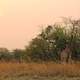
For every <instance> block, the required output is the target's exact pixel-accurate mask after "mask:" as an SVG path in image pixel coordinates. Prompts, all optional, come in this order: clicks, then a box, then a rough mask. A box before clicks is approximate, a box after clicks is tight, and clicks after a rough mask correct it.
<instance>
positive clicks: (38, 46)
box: [0, 18, 80, 62]
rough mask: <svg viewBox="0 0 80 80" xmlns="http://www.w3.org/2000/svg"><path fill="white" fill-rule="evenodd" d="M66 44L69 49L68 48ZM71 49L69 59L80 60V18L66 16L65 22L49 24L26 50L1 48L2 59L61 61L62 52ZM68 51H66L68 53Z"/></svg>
mask: <svg viewBox="0 0 80 80" xmlns="http://www.w3.org/2000/svg"><path fill="white" fill-rule="evenodd" d="M66 46H67V48H68V49H66ZM65 49H66V50H70V52H71V53H70V54H69V55H67V59H68V58H69V57H70V58H71V59H72V60H75V61H77V60H78V61H80V20H72V19H67V18H64V19H63V22H61V23H55V24H54V25H48V26H47V27H46V28H45V29H42V31H41V33H40V34H39V35H37V37H36V38H34V39H32V41H31V42H30V44H29V45H28V46H26V48H25V49H24V50H21V49H15V50H13V51H11V52H10V51H9V50H8V49H6V48H0V61H7V62H9V61H13V62H29V61H35V62H38V61H56V62H58V61H61V53H62V52H63V51H66V50H65ZM67 52H68V51H66V52H65V53H66V54H68V53H67Z"/></svg>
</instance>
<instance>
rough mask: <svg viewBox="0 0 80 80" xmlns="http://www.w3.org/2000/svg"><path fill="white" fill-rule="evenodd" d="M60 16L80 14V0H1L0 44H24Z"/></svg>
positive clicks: (12, 45)
mask: <svg viewBox="0 0 80 80" xmlns="http://www.w3.org/2000/svg"><path fill="white" fill-rule="evenodd" d="M62 16H64V17H74V18H80V0H0V47H6V48H8V49H10V50H11V49H15V48H24V46H25V45H26V44H28V42H29V41H30V40H31V39H32V38H34V37H35V36H36V35H37V34H38V32H39V31H40V30H41V28H40V26H41V25H46V24H53V23H54V20H55V19H56V18H58V17H62Z"/></svg>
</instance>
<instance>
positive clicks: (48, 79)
mask: <svg viewBox="0 0 80 80" xmlns="http://www.w3.org/2000/svg"><path fill="white" fill-rule="evenodd" d="M0 80H80V64H79V63H78V64H56V63H0Z"/></svg>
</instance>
